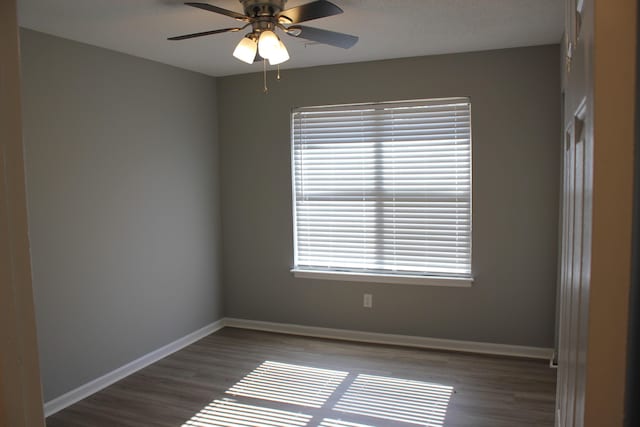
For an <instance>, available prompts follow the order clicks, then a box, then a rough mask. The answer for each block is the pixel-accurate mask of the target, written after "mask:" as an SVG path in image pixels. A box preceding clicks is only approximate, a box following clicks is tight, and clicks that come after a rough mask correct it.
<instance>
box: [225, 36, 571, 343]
mask: <svg viewBox="0 0 640 427" xmlns="http://www.w3.org/2000/svg"><path fill="white" fill-rule="evenodd" d="M558 67H559V47H558V46H541V47H531V48H518V49H509V50H499V51H487V52H477V53H469V54H458V55H443V56H433V57H422V58H411V59H401V60H390V61H382V62H372V63H357V64H347V65H338V66H326V67H316V68H309V69H298V70H291V71H289V70H287V71H283V72H282V78H283V80H282V81H280V82H275V80H274V79H273V73H271V75H270V76H269V78H270V81H271V83H270V85H271V90H270V93H269V94H268V95H264V94H263V93H262V91H261V87H262V82H261V79H262V75H261V74H257V73H256V74H248V75H242V76H232V77H225V78H221V79H219V80H218V111H219V116H218V120H219V123H220V129H219V135H220V144H221V150H220V153H221V180H222V202H221V207H222V225H223V233H222V236H223V247H224V254H223V275H224V284H225V311H226V314H227V315H228V316H230V317H239V318H247V319H257V320H264V321H275V322H288V323H297V324H303V325H313V326H324V327H334V328H345V329H355V330H362V331H375V332H385V333H397V334H409V335H417V336H425V337H438V338H449V339H460V340H476V341H485V342H494V343H505V344H517V345H531V346H546V347H552V345H553V336H554V309H555V282H556V254H557V238H556V236H557V234H556V233H557V215H558V209H557V208H558V191H559V173H558V171H559V156H558V148H557V144H558V129H559V127H560V121H559V117H560V114H559V111H560V99H559V93H560V81H559V73H558ZM452 96H470V97H471V101H472V116H473V272H474V275H475V278H476V280H475V284H474V285H473V287H472V288H463V289H459V288H438V287H425V286H408V285H385V284H367V283H348V282H338V281H328V280H312V279H296V278H294V277H292V275H291V273H290V272H289V268H290V266H291V264H292V262H293V246H292V213H291V173H290V147H289V144H290V135H289V132H290V123H289V122H290V109H291V108H292V107H295V106H308V105H324V104H336V103H347V102H364V101H387V100H402V99H415V98H437V97H452ZM364 292H370V293H372V294H373V309H364V308H363V307H362V294H363V293H364Z"/></svg>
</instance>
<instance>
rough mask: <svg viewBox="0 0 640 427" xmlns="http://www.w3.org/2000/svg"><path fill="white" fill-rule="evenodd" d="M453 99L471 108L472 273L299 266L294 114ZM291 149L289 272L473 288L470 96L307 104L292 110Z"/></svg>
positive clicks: (313, 276)
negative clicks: (291, 255) (290, 251)
mask: <svg viewBox="0 0 640 427" xmlns="http://www.w3.org/2000/svg"><path fill="white" fill-rule="evenodd" d="M452 100H465V101H466V102H467V103H468V108H469V257H470V259H469V268H470V273H469V275H468V276H467V275H455V274H451V275H447V274H438V273H425V274H419V273H415V274H414V273H409V272H407V273H402V272H400V273H392V272H387V271H383V270H380V271H379V272H378V271H372V270H369V271H365V270H363V271H354V270H346V269H342V268H341V267H333V268H322V267H311V266H309V267H307V266H298V265H297V264H296V261H297V259H298V225H297V216H298V215H297V213H296V208H297V205H296V171H295V167H296V163H295V138H294V132H295V129H294V121H295V113H297V112H300V111H301V110H309V109H314V108H318V109H331V108H339V107H359V106H369V105H374V106H376V107H378V106H384V105H393V104H401V103H419V102H424V103H434V102H438V101H441V102H443V103H446V102H447V101H452ZM290 120H291V121H290V126H291V129H290V139H291V142H290V144H291V145H290V148H291V191H292V193H291V199H292V225H293V255H294V262H293V266H292V267H291V268H290V272H291V273H292V274H293V276H294V277H296V278H305V279H322V280H337V281H344V282H370V283H384V284H394V285H395V284H403V285H423V286H440V287H471V286H472V285H473V282H474V275H473V236H472V235H473V125H472V113H471V97H469V96H463V97H447V98H425V99H412V100H400V101H382V102H363V103H347V104H332V105H316V106H307V107H293V108H292V109H291V111H290Z"/></svg>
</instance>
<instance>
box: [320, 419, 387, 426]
mask: <svg viewBox="0 0 640 427" xmlns="http://www.w3.org/2000/svg"><path fill="white" fill-rule="evenodd" d="M318 427H375V426H373V425H372V424H358V423H351V422H349V421H342V420H334V419H331V418H325V419H324V420H322V422H321V423H320V424H318Z"/></svg>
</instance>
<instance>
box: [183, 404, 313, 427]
mask: <svg viewBox="0 0 640 427" xmlns="http://www.w3.org/2000/svg"><path fill="white" fill-rule="evenodd" d="M311 418H312V417H311V415H306V414H300V413H295V412H289V411H280V410H276V409H269V408H264V407H261V406H253V405H244V404H241V403H238V402H236V401H234V400H232V399H222V400H214V401H213V402H211V403H210V404H209V405H207V406H206V407H205V408H204V409H202V410H201V411H200V412H198V413H197V414H196V415H194V416H193V417H191V419H190V420H189V421H187V422H186V423H185V424H183V425H182V427H274V426H278V427H304V426H306V425H307V424H308V423H309V421H310V420H311Z"/></svg>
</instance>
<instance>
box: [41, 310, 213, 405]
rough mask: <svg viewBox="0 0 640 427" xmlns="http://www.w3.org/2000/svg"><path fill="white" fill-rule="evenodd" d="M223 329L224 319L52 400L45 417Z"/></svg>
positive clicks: (47, 403)
mask: <svg viewBox="0 0 640 427" xmlns="http://www.w3.org/2000/svg"><path fill="white" fill-rule="evenodd" d="M223 327H224V320H223V319H221V320H218V321H216V322H213V323H210V324H208V325H207V326H205V327H203V328H200V329H198V330H197V331H194V332H192V333H190V334H188V335H185V336H184V337H182V338H179V339H177V340H175V341H173V342H171V343H169V344H167V345H165V346H163V347H160V348H159V349H157V350H154V351H152V352H151V353H148V354H145V355H144V356H142V357H140V358H138V359H136V360H134V361H133V362H129V363H127V364H126V365H124V366H121V367H119V368H117V369H115V370H113V371H111V372H109V373H107V374H105V375H103V376H101V377H99V378H96V379H95V380H93V381H90V382H88V383H86V384H83V385H81V386H80V387H78V388H76V389H73V390H71V391H70V392H68V393H65V394H63V395H62V396H59V397H56V398H55V399H53V400H50V401H48V402H46V403H45V404H44V415H45V417H48V416H50V415H53V414H55V413H56V412H58V411H61V410H62V409H64V408H66V407H68V406H71V405H73V404H74V403H76V402H78V401H80V400H82V399H84V398H87V397H89V396H91V395H92V394H94V393H96V392H97V391H100V390H102V389H103V388H105V387H108V386H110V385H111V384H113V383H115V382H117V381H120V380H121V379H123V378H125V377H127V376H129V375H131V374H133V373H134V372H136V371H139V370H140V369H142V368H145V367H147V366H149V365H151V364H152V363H155V362H157V361H158V360H160V359H163V358H165V357H167V356H169V355H170V354H172V353H175V352H176V351H178V350H181V349H183V348H184V347H186V346H188V345H190V344H193V343H194V342H196V341H198V340H200V339H202V338H204V337H206V336H207V335H210V334H212V333H214V332H215V331H217V330H219V329H221V328H223Z"/></svg>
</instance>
